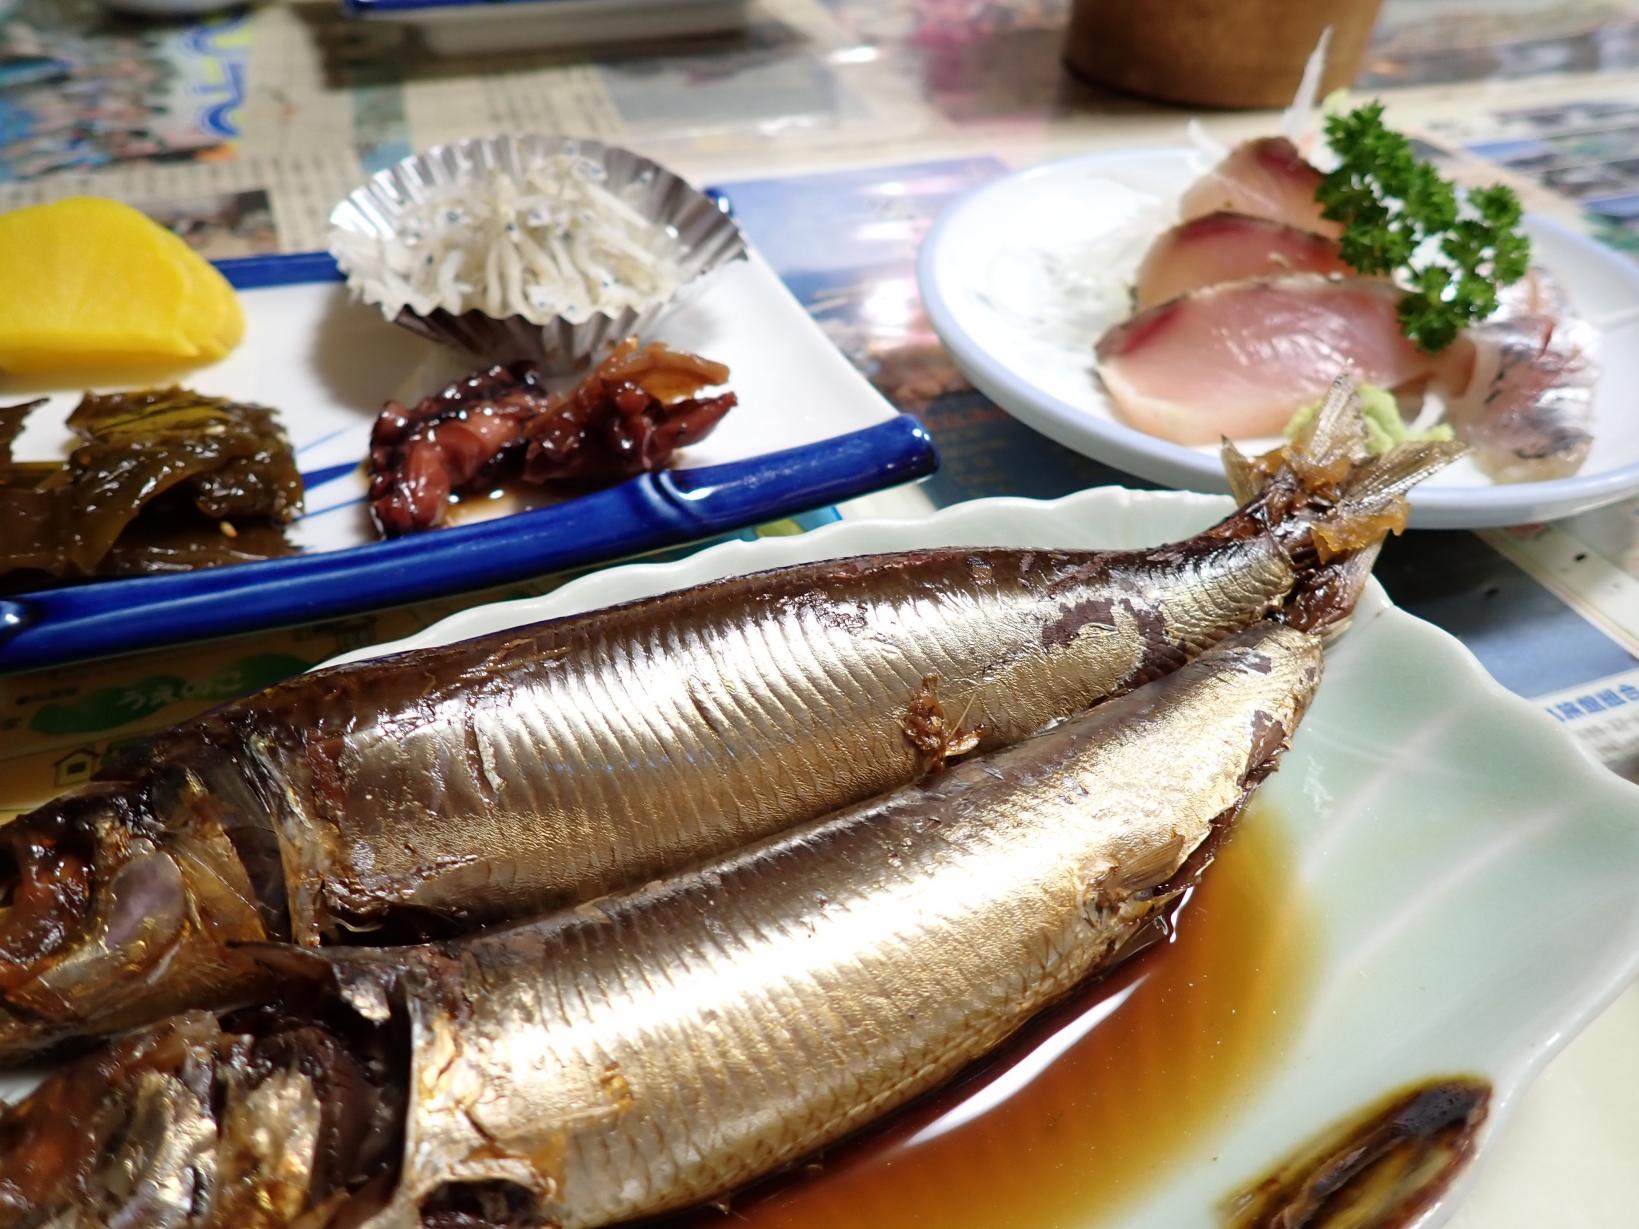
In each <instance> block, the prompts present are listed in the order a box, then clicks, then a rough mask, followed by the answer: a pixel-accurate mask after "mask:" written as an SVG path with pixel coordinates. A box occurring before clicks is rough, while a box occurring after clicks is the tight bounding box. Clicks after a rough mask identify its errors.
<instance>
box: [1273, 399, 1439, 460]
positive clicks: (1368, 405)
mask: <svg viewBox="0 0 1639 1229" xmlns="http://www.w3.org/2000/svg"><path fill="white" fill-rule="evenodd" d="M1355 392H1356V393H1358V394H1359V396H1360V417H1361V419H1362V420H1363V421H1364V422H1365V424H1366V451H1367V452H1369V453H1371V454H1372V455H1373V456H1379V455H1381V454H1383V453H1385V452H1387V451H1388V450H1389V449H1390V448H1393V447H1394V446H1395V445H1396V444H1404V443H1406V442H1408V441H1412V440H1449V439H1455V438H1456V437H1455V436H1454V435H1453V433H1452V430H1451V428H1450V427H1449V426H1448V425H1447V424H1445V423H1443V422H1441V423H1435V424H1434V425H1433V426H1432V427H1430V428H1428V430H1426V431H1411V430H1408V429H1407V427H1406V421H1405V419H1403V418H1401V417H1400V406H1399V405H1398V404H1397V403H1396V402H1395V400H1394V394H1393V393H1391V392H1389V391H1388V390H1387V389H1382V388H1378V387H1377V385H1375V384H1361V385H1359V386H1358V387H1357V388H1356V389H1355ZM1319 412H1320V402H1318V401H1316V402H1315V403H1314V404H1312V405H1306V406H1304V407H1303V408H1302V409H1301V410H1299V411H1298V412H1297V413H1296V414H1294V415H1292V421H1291V422H1289V423H1287V424H1286V427H1285V429H1284V430H1283V431H1282V432H1281V434H1283V435H1284V436H1286V438H1287V439H1289V440H1290V439H1296V438H1297V435H1298V432H1300V431H1302V430H1303V428H1305V427H1306V426H1308V425H1309V423H1310V421H1311V420H1312V419H1313V418H1314V416H1315V415H1316V414H1318V413H1319Z"/></svg>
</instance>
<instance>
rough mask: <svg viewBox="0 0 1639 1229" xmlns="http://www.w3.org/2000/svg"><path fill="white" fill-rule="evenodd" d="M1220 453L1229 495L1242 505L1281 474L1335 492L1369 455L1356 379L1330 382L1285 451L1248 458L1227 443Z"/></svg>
mask: <svg viewBox="0 0 1639 1229" xmlns="http://www.w3.org/2000/svg"><path fill="white" fill-rule="evenodd" d="M1219 455H1220V457H1221V458H1222V461H1223V467H1224V476H1225V477H1226V478H1227V479H1228V480H1229V490H1230V493H1231V494H1232V495H1234V497H1235V499H1236V500H1237V501H1238V502H1240V503H1242V504H1247V503H1250V502H1251V501H1252V500H1253V499H1255V498H1257V496H1258V495H1260V494H1262V493H1263V491H1264V490H1266V489H1267V488H1268V487H1269V486H1270V485H1271V484H1272V483H1273V482H1274V481H1275V480H1276V479H1277V478H1279V477H1280V476H1282V475H1286V476H1289V477H1290V478H1291V479H1292V480H1294V481H1295V482H1296V483H1297V485H1298V486H1300V487H1301V488H1303V489H1304V490H1306V491H1316V492H1318V491H1323V490H1328V489H1334V488H1335V487H1336V486H1337V485H1338V484H1339V483H1341V482H1342V481H1344V479H1346V478H1347V477H1349V475H1350V473H1351V471H1352V470H1353V469H1354V468H1355V467H1356V466H1357V465H1358V464H1359V463H1360V462H1361V461H1362V459H1364V458H1365V457H1367V456H1369V455H1370V452H1369V450H1368V448H1367V447H1366V419H1365V415H1364V414H1363V413H1362V412H1361V409H1360V398H1359V395H1358V394H1357V393H1356V392H1355V386H1354V381H1352V380H1351V379H1350V378H1349V377H1348V376H1346V375H1340V376H1338V377H1337V379H1335V380H1333V381H1332V386H1331V387H1330V388H1328V389H1327V390H1326V396H1325V397H1324V398H1323V399H1322V400H1321V403H1320V406H1319V408H1318V409H1317V410H1316V411H1315V413H1314V414H1312V415H1311V416H1310V417H1309V419H1308V421H1307V422H1305V423H1304V424H1303V426H1302V428H1301V429H1300V430H1299V431H1298V432H1297V434H1296V435H1294V436H1293V437H1292V442H1291V443H1289V444H1287V445H1285V446H1284V447H1281V448H1277V449H1275V450H1274V451H1273V452H1266V453H1263V454H1262V455H1261V456H1256V457H1249V456H1247V455H1246V454H1245V453H1243V452H1242V451H1241V450H1240V449H1239V448H1237V447H1235V445H1234V444H1232V443H1230V442H1229V441H1228V440H1227V439H1226V440H1225V441H1224V442H1223V447H1222V448H1221V449H1220V453H1219Z"/></svg>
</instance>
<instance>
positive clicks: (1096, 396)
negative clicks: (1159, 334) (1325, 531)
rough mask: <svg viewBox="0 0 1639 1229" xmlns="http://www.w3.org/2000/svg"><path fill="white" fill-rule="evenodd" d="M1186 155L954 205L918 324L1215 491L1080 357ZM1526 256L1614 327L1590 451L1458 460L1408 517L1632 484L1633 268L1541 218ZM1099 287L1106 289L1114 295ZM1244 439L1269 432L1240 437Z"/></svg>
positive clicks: (1209, 460) (1123, 453)
mask: <svg viewBox="0 0 1639 1229" xmlns="http://www.w3.org/2000/svg"><path fill="white" fill-rule="evenodd" d="M1197 173H1198V172H1197V170H1196V169H1195V163H1194V162H1193V161H1192V156H1191V151H1189V150H1185V149H1159V150H1130V151H1121V152H1117V153H1102V154H1091V155H1086V156H1083V157H1076V158H1068V159H1065V160H1063V161H1059V162H1050V163H1047V164H1044V165H1042V166H1038V167H1034V168H1032V169H1030V170H1026V171H1021V172H1019V173H1017V174H1014V175H1009V176H1007V177H1005V178H1003V179H999V180H997V181H995V182H994V183H991V184H987V185H986V186H984V187H983V188H980V189H978V190H977V191H975V192H973V193H971V194H970V195H968V196H966V197H964V198H963V199H962V200H960V201H958V202H957V203H956V204H954V205H952V206H951V207H950V208H949V209H947V210H946V211H945V213H944V214H943V216H941V217H940V219H939V221H938V223H937V224H936V225H935V226H934V228H933V230H932V231H931V232H930V233H929V235H928V238H927V240H926V242H925V243H924V244H923V247H922V254H921V258H920V263H919V269H918V277H919V281H920V285H921V290H922V299H923V302H924V304H925V305H926V307H927V312H928V317H929V319H930V320H931V321H932V323H933V326H934V329H935V330H936V331H937V332H938V334H939V338H940V340H941V341H942V342H944V344H945V347H946V348H947V349H948V350H949V351H950V353H951V356H952V358H954V359H955V361H956V364H957V366H959V367H960V368H961V369H962V371H963V372H964V373H965V374H966V375H967V376H968V378H969V379H970V380H972V381H973V383H974V385H975V386H976V387H978V388H979V389H980V390H981V391H983V392H984V393H985V395H987V396H988V397H990V398H991V399H992V400H994V401H995V402H996V403H997V404H998V405H1000V406H1001V407H1002V408H1003V409H1005V410H1007V411H1008V412H1009V413H1011V414H1013V415H1014V416H1015V417H1017V418H1018V419H1019V420H1020V421H1021V422H1025V423H1027V424H1029V425H1030V426H1031V427H1034V428H1035V429H1036V430H1038V431H1040V432H1042V434H1044V435H1047V436H1049V437H1050V438H1052V439H1054V440H1056V441H1058V442H1059V443H1060V444H1063V445H1064V446H1065V447H1067V448H1073V449H1075V450H1076V451H1078V452H1082V453H1085V454H1086V455H1087V456H1090V457H1095V458H1097V459H1098V460H1100V461H1105V462H1107V463H1109V464H1111V465H1114V466H1117V467H1119V468H1120V469H1123V470H1125V471H1127V472H1128V473H1132V474H1137V475H1139V476H1141V477H1144V478H1148V479H1150V480H1151V481H1154V482H1159V483H1163V484H1165V485H1167V486H1175V487H1182V488H1187V489H1191V490H1204V491H1222V490H1226V489H1227V487H1226V486H1225V483H1224V480H1223V471H1222V470H1221V468H1220V467H1219V465H1218V459H1217V450H1216V449H1215V448H1190V447H1186V446H1184V445H1181V444H1173V443H1169V442H1167V441H1166V440H1161V439H1157V438H1155V437H1154V436H1151V435H1146V434H1145V433H1143V432H1141V431H1138V430H1136V429H1134V428H1133V427H1130V426H1128V425H1127V424H1126V423H1125V422H1123V421H1122V419H1121V417H1120V415H1119V414H1118V413H1117V411H1116V410H1115V407H1114V406H1113V405H1112V404H1111V402H1110V399H1109V397H1108V396H1107V395H1106V393H1105V392H1104V388H1103V386H1102V385H1101V384H1100V383H1099V381H1098V377H1097V375H1096V373H1095V371H1094V365H1093V343H1094V342H1095V341H1096V340H1097V339H1098V337H1099V336H1100V334H1102V333H1103V331H1104V330H1105V329H1106V328H1107V327H1108V326H1109V325H1111V324H1114V323H1115V322H1116V321H1118V320H1120V319H1122V318H1124V317H1125V316H1126V315H1127V314H1128V311H1127V306H1126V303H1125V300H1124V296H1123V295H1122V294H1120V293H1119V287H1120V283H1121V281H1122V279H1123V278H1124V277H1126V278H1130V274H1131V271H1132V269H1133V268H1136V266H1137V262H1138V260H1139V258H1140V257H1141V256H1142V255H1143V253H1144V251H1145V249H1147V248H1148V246H1149V241H1150V239H1151V238H1153V237H1154V235H1155V234H1157V233H1159V232H1160V231H1161V230H1162V229H1164V228H1165V227H1166V226H1168V225H1169V224H1170V223H1171V222H1172V221H1173V220H1174V219H1175V217H1176V207H1175V202H1176V200H1177V198H1178V195H1179V193H1180V192H1181V191H1182V190H1183V189H1184V188H1185V187H1186V186H1187V185H1188V184H1189V183H1190V182H1191V180H1192V179H1193V178H1194V177H1195V176H1196V174H1197ZM1526 229H1527V230H1528V231H1529V233H1530V236H1531V240H1532V244H1533V247H1534V259H1535V260H1536V261H1537V262H1538V263H1540V264H1542V265H1544V266H1545V267H1547V268H1548V269H1549V270H1550V271H1551V272H1552V273H1553V274H1554V276H1555V277H1556V279H1557V280H1558V281H1559V282H1560V284H1561V286H1562V287H1563V288H1564V290H1565V291H1566V293H1567V294H1568V296H1569V297H1570V300H1571V302H1572V304H1573V305H1574V306H1575V308H1576V310H1577V311H1578V312H1579V313H1580V314H1582V315H1583V316H1584V317H1586V318H1587V319H1589V320H1591V321H1594V322H1595V323H1599V322H1601V321H1612V322H1613V325H1612V331H1611V332H1610V333H1608V334H1607V335H1606V339H1605V341H1604V343H1603V345H1602V348H1601V352H1600V363H1601V367H1602V372H1601V377H1600V383H1599V388H1598V393H1597V397H1596V402H1595V409H1594V420H1595V421H1594V444H1593V449H1592V451H1591V453H1590V454H1589V457H1588V460H1587V462H1586V464H1584V465H1583V467H1582V470H1581V472H1580V473H1578V474H1576V475H1574V476H1573V477H1570V478H1564V479H1559V480H1556V481H1552V482H1532V483H1517V484H1512V485H1499V484H1495V483H1492V482H1491V481H1490V480H1489V479H1487V478H1485V477H1484V475H1482V474H1481V473H1480V472H1479V471H1478V470H1477V469H1476V468H1475V467H1474V466H1473V465H1472V463H1470V462H1467V461H1463V462H1459V463H1458V464H1457V465H1454V466H1453V467H1451V468H1450V469H1449V470H1447V471H1446V472H1444V473H1442V474H1439V475H1436V476H1435V477H1434V478H1432V479H1430V480H1429V481H1428V482H1426V483H1424V484H1423V485H1421V486H1419V487H1418V488H1417V489H1416V491H1414V492H1413V493H1412V497H1411V504H1412V519H1411V523H1412V524H1413V525H1415V526H1417V527H1419V528H1427V529H1472V528H1480V527H1482V526H1489V525H1511V524H1520V523H1523V522H1527V521H1540V520H1551V519H1554V518H1556V517H1562V516H1570V515H1572V514H1574V513H1577V512H1583V511H1587V510H1588V509H1590V508H1596V507H1599V506H1601V505H1603V504H1607V503H1611V502H1613V501H1615V500H1617V499H1620V498H1622V497H1623V496H1625V495H1629V494H1632V493H1633V492H1635V491H1639V416H1636V415H1634V413H1633V412H1632V397H1631V390H1632V389H1633V388H1634V387H1636V386H1639V315H1636V314H1635V313H1634V310H1633V309H1634V306H1635V304H1636V303H1639V265H1635V264H1633V263H1632V262H1630V261H1628V260H1627V259H1625V258H1624V257H1622V256H1620V255H1617V254H1616V253H1614V252H1612V251H1610V250H1609V249H1607V248H1604V247H1601V246H1600V245H1599V244H1597V243H1594V242H1593V241H1592V240H1589V239H1586V238H1583V237H1582V236H1580V235H1578V234H1576V233H1574V232H1572V231H1570V230H1567V229H1566V228H1565V227H1563V226H1560V225H1559V224H1557V223H1555V222H1551V221H1549V220H1547V219H1545V218H1541V217H1537V216H1535V215H1532V216H1530V217H1528V218H1527V220H1526ZM1112 292H1113V293H1112ZM1244 442H1245V443H1246V444H1247V446H1248V447H1258V446H1265V445H1267V444H1269V443H1272V442H1273V441H1244Z"/></svg>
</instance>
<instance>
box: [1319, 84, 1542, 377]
mask: <svg viewBox="0 0 1639 1229" xmlns="http://www.w3.org/2000/svg"><path fill="white" fill-rule="evenodd" d="M1326 142H1327V144H1329V145H1330V146H1331V147H1332V150H1333V152H1334V153H1336V154H1337V156H1338V158H1339V159H1341V161H1340V162H1339V164H1338V167H1337V169H1336V170H1335V171H1332V172H1331V173H1330V174H1328V175H1327V176H1326V177H1325V179H1324V180H1323V181H1322V182H1321V185H1320V187H1319V188H1318V189H1316V191H1315V199H1316V200H1318V201H1319V202H1320V203H1321V204H1322V205H1323V206H1325V208H1324V210H1323V211H1322V213H1323V216H1325V217H1326V218H1328V219H1330V220H1331V221H1333V222H1342V223H1343V225H1344V230H1343V237H1342V239H1341V241H1340V245H1341V247H1342V252H1343V259H1344V260H1345V261H1346V262H1348V264H1349V265H1351V266H1352V267H1353V268H1355V269H1356V270H1358V271H1359V272H1361V273H1365V274H1368V275H1375V274H1388V275H1393V276H1395V277H1397V278H1398V280H1399V281H1400V282H1401V285H1402V289H1404V290H1405V292H1406V293H1405V296H1404V297H1403V298H1402V299H1401V300H1400V307H1399V315H1400V328H1401V331H1402V332H1404V333H1405V335H1406V336H1407V337H1409V338H1410V339H1411V340H1412V341H1414V342H1416V343H1417V345H1418V346H1419V347H1420V348H1421V349H1423V350H1426V351H1428V352H1430V353H1432V352H1434V351H1436V350H1442V349H1444V348H1445V347H1446V346H1448V345H1450V344H1451V342H1452V340H1453V339H1454V338H1455V337H1456V336H1457V331H1458V330H1459V329H1461V328H1463V327H1464V326H1465V325H1468V324H1472V323H1474V322H1475V321H1477V320H1484V319H1485V318H1486V317H1487V316H1489V315H1491V313H1492V312H1494V311H1496V310H1497V289H1498V288H1499V287H1501V286H1507V285H1509V284H1511V283H1513V282H1517V281H1519V279H1520V278H1522V277H1524V276H1525V271H1526V268H1527V266H1528V265H1529V264H1530V261H1531V241H1530V240H1529V239H1527V238H1526V237H1525V236H1524V235H1523V234H1521V233H1520V231H1519V222H1520V203H1519V197H1517V196H1515V195H1514V192H1513V190H1512V189H1510V188H1507V187H1504V186H1503V185H1502V184H1495V185H1493V186H1491V187H1489V188H1475V189H1474V190H1473V191H1471V192H1469V193H1468V195H1467V199H1466V201H1464V202H1462V203H1461V204H1459V202H1458V199H1457V190H1456V189H1455V188H1454V187H1453V186H1452V185H1451V184H1450V183H1448V182H1447V181H1446V180H1444V179H1441V178H1440V175H1439V173H1438V172H1437V171H1435V169H1434V168H1433V167H1432V166H1430V165H1429V164H1428V163H1426V162H1422V161H1419V160H1418V158H1417V156H1416V155H1415V154H1414V153H1412V149H1411V142H1410V141H1408V140H1407V139H1406V138H1405V137H1403V136H1401V135H1400V134H1399V133H1398V132H1394V131H1392V130H1391V129H1389V128H1386V127H1384V125H1383V104H1382V103H1380V102H1373V103H1367V104H1366V105H1365V106H1362V107H1357V108H1356V109H1355V110H1353V111H1350V112H1349V113H1347V114H1346V115H1329V116H1327V117H1326ZM1429 240H1437V241H1438V249H1437V255H1434V256H1432V257H1431V256H1430V255H1429V254H1427V253H1425V254H1424V255H1423V256H1422V257H1420V258H1417V259H1414V257H1416V253H1417V249H1418V248H1419V247H1421V246H1422V245H1423V244H1424V243H1425V242H1427V241H1429Z"/></svg>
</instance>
